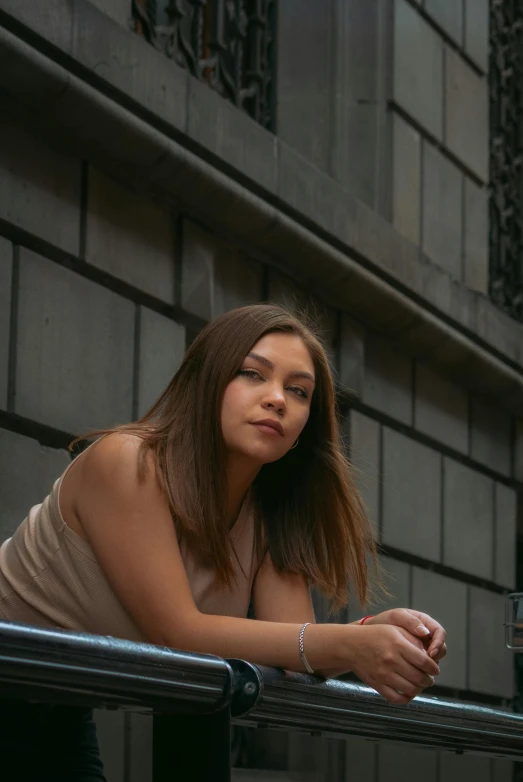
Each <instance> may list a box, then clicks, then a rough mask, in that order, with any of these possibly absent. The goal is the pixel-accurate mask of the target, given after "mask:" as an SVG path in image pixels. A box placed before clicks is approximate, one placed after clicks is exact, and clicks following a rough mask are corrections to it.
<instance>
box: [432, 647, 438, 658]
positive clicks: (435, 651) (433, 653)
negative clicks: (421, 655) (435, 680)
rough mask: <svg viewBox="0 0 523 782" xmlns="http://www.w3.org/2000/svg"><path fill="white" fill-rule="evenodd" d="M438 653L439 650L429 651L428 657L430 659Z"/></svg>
mask: <svg viewBox="0 0 523 782" xmlns="http://www.w3.org/2000/svg"><path fill="white" fill-rule="evenodd" d="M438 652H439V649H433V650H432V651H431V653H430V656H431V657H435V656H436V655H437V653H438Z"/></svg>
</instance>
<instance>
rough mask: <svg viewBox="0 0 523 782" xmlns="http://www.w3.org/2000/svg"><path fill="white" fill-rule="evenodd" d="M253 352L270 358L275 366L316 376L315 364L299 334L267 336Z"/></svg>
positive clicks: (256, 345) (278, 333) (254, 346)
mask: <svg viewBox="0 0 523 782" xmlns="http://www.w3.org/2000/svg"><path fill="white" fill-rule="evenodd" d="M251 350H252V351H253V352H255V353H258V354H259V355H262V356H263V357H264V358H268V359H269V360H270V361H272V362H273V364H274V365H275V366H276V365H278V364H279V365H285V366H286V367H288V368H289V369H291V368H292V369H303V370H305V371H308V372H310V373H311V374H312V375H314V362H313V360H312V358H311V355H310V353H309V351H308V349H307V347H306V345H305V343H304V342H303V340H302V338H301V337H299V336H298V335H297V334H286V333H281V332H276V333H273V334H265V336H263V337H262V338H261V339H259V340H258V342H256V344H255V345H253V346H252V348H251ZM290 365H292V367H291V366H290Z"/></svg>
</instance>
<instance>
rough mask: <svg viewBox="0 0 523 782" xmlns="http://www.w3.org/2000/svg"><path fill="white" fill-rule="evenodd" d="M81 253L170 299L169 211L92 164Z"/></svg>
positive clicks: (171, 240) (171, 251) (171, 242)
mask: <svg viewBox="0 0 523 782" xmlns="http://www.w3.org/2000/svg"><path fill="white" fill-rule="evenodd" d="M85 258H86V261H87V262H88V263H91V264H92V265H93V266H97V267H98V268H99V269H103V270H104V271H106V272H109V274H112V275H113V276H114V277H118V278H120V279H122V280H124V281H125V282H127V283H129V284H130V285H134V286H135V287H136V288H140V290H143V291H145V292H146V293H150V294H151V295H152V296H155V297H156V298H158V299H162V300H163V301H167V302H169V303H173V302H174V227H173V218H172V216H171V215H170V214H169V213H168V212H166V211H164V210H163V209H160V208H159V207H158V206H156V204H153V203H152V201H149V200H147V199H145V198H143V197H141V196H138V195H136V194H134V193H131V192H130V191H128V190H126V189H125V188H123V187H121V186H120V185H119V184H117V183H116V182H114V181H113V180H111V179H109V178H108V177H106V176H105V175H104V174H101V173H100V172H99V171H96V170H95V169H91V171H90V174H89V201H88V211H87V236H86V251H85Z"/></svg>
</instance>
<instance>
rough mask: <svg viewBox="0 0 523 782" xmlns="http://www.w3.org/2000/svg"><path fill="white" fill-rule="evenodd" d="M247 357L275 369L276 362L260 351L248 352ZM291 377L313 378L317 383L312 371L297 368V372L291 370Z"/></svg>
mask: <svg viewBox="0 0 523 782" xmlns="http://www.w3.org/2000/svg"><path fill="white" fill-rule="evenodd" d="M245 358H253V359H254V360H255V361H258V362H259V363H260V364H263V366H264V367H267V368H268V369H274V364H273V363H272V361H269V359H268V358H265V356H260V355H258V353H252V352H251V353H247V355H246V357H245ZM289 375H290V377H302V378H304V379H305V380H312V382H313V383H316V381H315V379H314V376H313V375H311V373H310V372H304V371H303V370H296V371H295V372H289Z"/></svg>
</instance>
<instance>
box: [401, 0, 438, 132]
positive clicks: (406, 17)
mask: <svg viewBox="0 0 523 782" xmlns="http://www.w3.org/2000/svg"><path fill="white" fill-rule="evenodd" d="M413 63H416V67H415V68H413V67H412V64H413ZM442 75H443V42H442V40H441V38H440V37H439V36H438V34H437V33H436V32H435V31H434V30H433V29H432V28H431V27H430V26H429V24H428V23H427V22H426V21H425V20H424V19H423V18H422V17H421V16H420V15H419V13H418V12H417V11H416V10H415V9H414V8H412V6H411V5H409V4H408V3H407V2H406V0H395V3H394V87H393V90H394V99H395V100H396V102H397V103H399V105H400V106H401V107H402V108H403V109H404V110H405V111H406V112H408V113H409V114H411V115H412V116H413V117H414V118H415V119H416V120H417V121H418V122H419V123H420V124H421V125H423V127H424V128H425V129H426V130H428V131H429V133H431V134H432V135H433V136H435V138H437V139H438V140H441V138H442V133H443V95H442V91H443V84H442V82H443V79H442Z"/></svg>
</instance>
